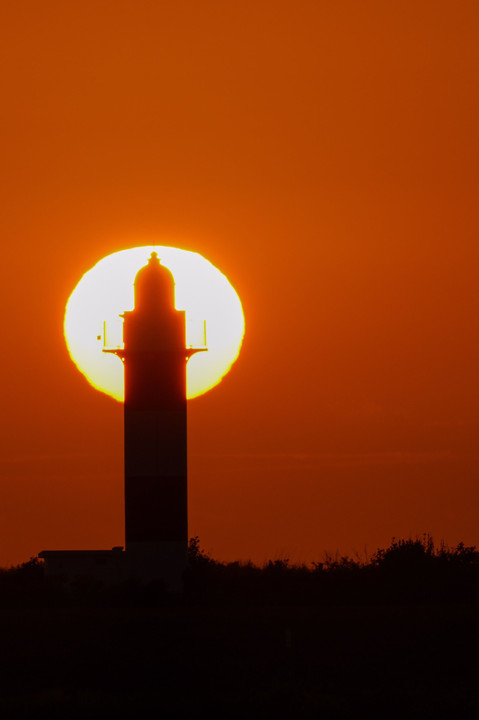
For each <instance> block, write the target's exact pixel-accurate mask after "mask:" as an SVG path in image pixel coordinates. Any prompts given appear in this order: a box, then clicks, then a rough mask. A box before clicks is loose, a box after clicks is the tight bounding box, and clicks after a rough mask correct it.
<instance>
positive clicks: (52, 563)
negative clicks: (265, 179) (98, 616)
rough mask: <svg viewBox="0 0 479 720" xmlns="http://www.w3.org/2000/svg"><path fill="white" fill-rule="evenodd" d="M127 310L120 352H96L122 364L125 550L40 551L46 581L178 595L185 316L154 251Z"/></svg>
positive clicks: (183, 529) (183, 502)
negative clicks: (159, 589)
mask: <svg viewBox="0 0 479 720" xmlns="http://www.w3.org/2000/svg"><path fill="white" fill-rule="evenodd" d="M134 286H135V304H134V309H133V310H130V311H128V312H125V313H124V314H123V315H122V317H123V347H115V348H107V347H105V348H103V352H109V353H114V354H115V355H118V357H120V358H121V359H122V360H123V363H124V366H125V406H124V412H125V541H126V547H125V552H122V548H121V547H115V548H113V549H112V550H43V551H42V552H41V553H39V557H40V558H42V559H43V560H44V561H45V572H46V574H47V575H52V576H53V575H57V576H60V577H62V578H63V579H64V580H69V581H71V580H73V579H75V578H77V579H78V578H84V577H86V578H89V579H92V578H93V579H96V580H99V581H101V582H103V583H117V582H121V581H123V580H125V579H128V578H135V579H137V580H139V581H140V582H149V581H151V580H156V579H161V580H163V581H164V583H165V584H166V586H167V588H168V589H169V590H181V589H182V586H183V572H184V570H185V568H186V565H187V548H188V518H187V448H186V363H187V361H188V359H189V358H190V357H191V356H192V355H193V354H194V353H196V352H201V351H202V350H206V347H200V348H187V347H186V328H185V313H184V311H181V310H176V308H175V283H174V280H173V276H172V274H171V273H170V271H169V270H167V268H165V267H164V266H163V265H161V264H160V261H159V259H158V255H157V253H156V252H152V253H151V257H150V258H149V260H148V264H147V265H145V267H143V268H141V270H140V271H139V272H138V273H137V275H136V278H135V283H134Z"/></svg>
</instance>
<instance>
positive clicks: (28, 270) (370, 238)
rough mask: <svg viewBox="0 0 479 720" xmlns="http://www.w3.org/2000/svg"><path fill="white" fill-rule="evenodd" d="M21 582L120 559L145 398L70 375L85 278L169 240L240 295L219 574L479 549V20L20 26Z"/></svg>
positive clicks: (16, 339)
mask: <svg viewBox="0 0 479 720" xmlns="http://www.w3.org/2000/svg"><path fill="white" fill-rule="evenodd" d="M0 19H1V22H0V33H1V36H2V37H1V42H0V48H1V54H2V59H1V63H0V68H1V70H0V72H1V75H2V77H1V87H2V113H1V119H0V122H1V134H2V138H3V143H2V162H1V166H0V178H1V180H0V182H1V194H2V200H3V202H2V212H1V214H0V223H1V230H2V238H3V242H2V248H3V256H2V269H3V272H2V297H3V300H2V305H3V312H2V324H3V338H4V342H3V350H2V354H1V356H0V363H1V369H2V380H3V382H2V413H3V415H2V416H3V423H2V429H1V430H2V431H1V434H0V466H1V481H0V564H2V565H6V564H10V563H13V562H20V561H22V560H25V559H27V558H28V557H29V556H31V555H35V554H36V553H37V552H39V551H40V550H43V549H64V548H96V547H112V546H113V545H116V544H123V529H122V523H123V517H122V483H123V478H122V407H121V406H120V405H119V404H117V403H115V402H114V401H112V400H110V399H109V398H107V397H106V396H103V395H102V394H100V393H98V392H96V391H95V390H93V389H92V388H91V387H90V386H89V385H88V384H87V383H86V381H85V380H84V378H83V377H82V376H81V375H80V374H79V373H78V371H77V370H76V369H75V367H74V365H73V364H72V363H71V361H70V360H69V358H68V354H67V351H66V348H65V345H64V341H63V336H62V323H63V312H64V307H65V303H66V301H67V299H68V296H69V294H70V292H71V291H72V289H73V287H74V286H75V285H76V283H77V282H78V280H79V279H80V278H81V276H82V274H83V273H84V272H86V270H88V269H89V268H90V267H91V266H92V265H93V264H95V263H96V262H97V261H98V260H99V259H100V258H102V257H104V256H105V255H108V254H110V253H112V252H115V251H116V250H121V249H123V248H128V247H132V246H134V245H144V244H149V243H158V244H172V245H176V246H178V247H184V248H186V249H189V250H194V251H197V252H200V253H201V254H203V255H204V256H205V257H207V258H208V259H209V260H211V261H212V262H213V263H214V264H215V265H217V266H218V267H219V268H220V269H221V270H222V271H223V272H224V273H225V274H226V275H227V276H228V277H229V279H230V281H231V282H232V283H233V285H234V287H235V288H236V290H237V291H238V293H239V295H240V297H241V299H242V302H243V306H244V310H245V315H246V323H247V332H246V337H245V343H244V347H243V352H242V354H241V356H240V359H239V361H238V362H237V364H236V366H235V367H234V369H233V370H232V372H231V373H230V374H229V375H228V377H227V378H226V379H225V380H224V381H223V382H222V383H221V384H220V385H219V386H218V387H217V388H216V389H215V390H213V391H212V392H211V393H209V394H208V395H206V396H203V397H202V398H199V399H197V400H194V401H192V402H190V405H189V458H190V507H189V512H190V534H191V535H196V534H198V535H199V536H200V538H201V542H202V545H203V546H204V547H205V548H206V549H208V550H209V551H210V552H212V554H213V555H214V556H215V557H217V558H219V559H236V558H243V559H245V558H252V559H253V560H256V561H259V562H261V561H263V560H265V559H267V558H269V557H290V558H291V559H293V560H307V561H310V560H315V559H316V560H317V559H320V558H321V556H322V553H323V551H324V550H328V551H330V552H334V551H336V549H338V550H339V551H340V552H349V553H352V552H354V551H357V552H360V553H361V552H363V551H364V550H365V549H367V550H368V551H370V552H371V551H373V550H374V549H375V548H376V547H378V546H380V545H385V544H387V543H389V541H390V539H391V537H392V536H396V537H402V536H408V535H415V534H416V533H420V534H421V533H423V532H430V533H432V534H433V536H434V537H435V539H436V540H438V541H439V540H441V539H442V538H443V539H445V540H446V541H448V542H449V543H456V542H458V541H459V540H463V541H464V542H466V543H468V544H478V545H479V472H478V471H479V452H478V435H479V414H478V409H479V383H478V380H477V374H478V365H479V362H478V361H479V337H478V327H477V326H478V316H479V313H478V309H479V308H478V304H479V303H478V293H479V289H478V281H477V277H478V255H479V251H478V236H479V233H478V230H479V227H478V226H479V213H478V180H479V178H478V172H479V170H478V169H479V164H478V150H479V133H478V127H479V122H478V120H479V118H478V110H479V94H478V77H479V43H478V42H477V38H478V36H479V4H478V3H477V2H476V1H475V0H470V1H465V0H455V1H454V2H450V1H449V0H448V1H447V2H443V1H441V0H430V1H429V0H402V1H401V2H400V3H399V2H398V3H393V2H384V0H377V1H376V2H372V1H369V0H363V1H362V2H356V0H349V1H348V0H337V1H336V2H326V0H324V1H323V0H310V1H305V0H303V1H301V0H300V1H299V2H292V0H288V1H284V0H269V1H264V0H263V1H262V0H254V1H250V0H241V2H223V0H217V1H213V0H200V1H199V2H198V1H197V0H188V1H185V0H164V1H161V2H156V1H154V0H151V1H147V0H135V1H134V2H133V0H128V1H122V0H101V2H98V0H93V1H92V0H81V2H80V1H79V0H78V1H77V0H72V1H71V2H67V3H65V2H60V1H59V0H58V1H57V0H46V1H45V2H42V3H38V2H33V1H32V0H27V1H26V2H22V3H4V4H3V8H2V10H1V18H0Z"/></svg>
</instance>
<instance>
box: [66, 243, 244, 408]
mask: <svg viewBox="0 0 479 720" xmlns="http://www.w3.org/2000/svg"><path fill="white" fill-rule="evenodd" d="M152 252H157V253H158V257H159V258H160V260H161V263H162V265H164V266H165V267H167V268H168V269H169V270H170V271H171V272H172V274H173V277H174V279H175V284H176V288H175V289H176V308H177V309H178V310H186V343H187V345H190V346H194V347H196V346H201V345H202V344H203V343H204V323H206V346H207V348H208V352H201V353H197V354H196V355H194V356H193V357H192V358H191V359H190V360H189V361H188V364H187V366H186V367H187V381H186V384H187V397H188V398H193V397H197V396H198V395H202V394H203V393H205V392H207V391H208V390H210V389H211V388H212V387H214V386H215V385H217V384H218V383H219V382H220V381H221V379H222V378H223V377H224V376H225V375H226V373H227V372H228V371H229V369H230V367H231V366H232V364H233V363H234V361H235V360H236V358H237V357H238V354H239V351H240V348H241V343H242V341H243V335H244V315H243V310H242V307H241V302H240V299H239V297H238V295H237V294H236V292H235V290H234V288H233V287H232V285H231V284H230V283H229V281H228V279H227V278H226V277H225V276H224V275H223V274H222V273H221V272H220V271H219V270H218V268H216V267H215V266H214V265H212V264H211V263H210V262H209V261H208V260H206V259H205V258H204V257H202V256H201V255H199V254H198V253H194V252H189V251H187V250H180V249H179V248H173V247H168V246H162V245H148V246H145V247H137V248H132V249H130V250H122V251H120V252H116V253H113V255H108V256H107V257H105V258H103V260H100V262H98V263H97V264H96V265H95V266H94V267H93V268H92V269H91V270H89V271H88V272H87V273H85V275H84V276H83V277H82V279H81V280H80V282H79V283H78V285H77V286H76V288H75V289H74V291H73V293H72V294H71V296H70V298H69V300H68V302H67V306H66V309H65V322H64V333H65V340H66V344H67V347H68V352H69V353H70V356H71V358H72V360H73V362H74V363H75V365H76V366H77V367H78V369H79V370H80V372H82V373H83V375H85V377H86V378H87V380H88V382H89V383H91V385H93V386H94V387H95V388H96V389H97V390H101V391H102V392H104V393H106V394H107V395H111V397H114V398H115V399H116V400H119V401H120V402H122V401H123V399H124V387H123V383H124V377H123V363H122V362H121V360H119V358H117V357H116V356H114V355H111V354H109V353H104V352H103V347H104V344H105V343H106V344H107V345H110V346H116V345H120V344H121V342H122V339H121V337H122V327H121V324H122V321H121V319H120V315H121V314H122V313H123V312H125V310H132V309H133V281H134V279H135V275H136V273H137V272H138V270H139V269H140V268H141V267H143V265H146V263H147V261H148V257H149V256H150V255H151V253H152Z"/></svg>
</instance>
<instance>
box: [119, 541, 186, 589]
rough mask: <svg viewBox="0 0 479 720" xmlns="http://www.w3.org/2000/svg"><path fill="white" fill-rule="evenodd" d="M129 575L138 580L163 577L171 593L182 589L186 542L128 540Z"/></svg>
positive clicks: (149, 580) (127, 562) (127, 563)
mask: <svg viewBox="0 0 479 720" xmlns="http://www.w3.org/2000/svg"><path fill="white" fill-rule="evenodd" d="M125 556H126V558H125V559H126V567H127V573H128V575H129V577H130V578H132V579H135V580H138V581H139V582H141V583H149V582H152V581H153V580H162V581H163V582H164V583H165V586H166V589H167V590H169V591H170V592H182V590H183V578H184V573H185V571H186V569H187V566H188V545H187V543H186V541H182V540H169V541H167V540H163V541H161V542H150V543H148V542H131V543H128V545H127V547H126V552H125Z"/></svg>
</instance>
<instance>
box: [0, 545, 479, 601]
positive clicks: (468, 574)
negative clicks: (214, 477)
mask: <svg viewBox="0 0 479 720" xmlns="http://www.w3.org/2000/svg"><path fill="white" fill-rule="evenodd" d="M189 562H190V568H189V570H188V572H187V575H186V578H185V591H184V593H183V595H182V596H181V597H179V596H175V595H171V594H169V593H167V592H166V591H165V589H164V587H163V585H162V583H161V582H157V583H151V584H150V585H148V586H146V587H142V586H139V585H137V584H135V583H133V582H127V583H123V584H121V585H117V586H113V587H104V586H102V585H101V584H97V583H94V582H90V581H88V580H86V579H85V580H81V581H77V582H72V583H70V584H65V583H64V582H63V581H62V580H61V579H51V578H50V579H46V578H45V577H44V574H43V565H42V562H41V561H40V560H38V559H36V558H32V559H31V560H29V561H28V562H26V563H23V564H21V565H18V566H16V567H13V568H10V569H4V570H0V607H8V606H14V607H31V606H35V607H38V606H48V605H53V606H72V605H75V606H76V605H80V606H85V605H86V606H92V605H93V606H100V607H102V606H110V605H112V606H120V607H121V606H127V607H130V606H136V607H156V606H162V605H180V606H185V605H186V606H189V605H209V604H212V605H215V606H217V605H219V604H225V605H236V604H241V605H243V604H245V603H248V604H253V605H264V604H266V605H297V604H300V605H330V604H334V605H347V604H349V605H351V604H378V603H380V604H391V603H392V604H397V603H427V604H431V603H433V604H434V603H435V604H438V603H439V604H441V603H472V602H479V551H478V550H476V548H475V547H466V546H465V545H464V544H463V543H459V545H457V547H453V548H450V547H448V546H447V545H445V544H441V545H440V546H439V547H435V545H434V542H433V540H432V538H431V537H429V536H427V535H426V536H424V537H423V538H416V539H414V540H413V539H408V540H395V539H393V541H392V543H391V545H390V546H389V547H388V548H386V549H380V550H377V551H376V552H375V553H374V554H373V555H372V556H371V557H370V558H368V559H367V560H360V559H353V558H350V557H347V556H345V557H331V556H326V557H325V558H324V559H323V561H322V562H313V563H312V565H311V566H309V567H308V566H306V565H293V564H290V563H289V561H288V560H271V561H270V562H268V563H266V564H265V565H264V566H263V567H258V566H257V565H254V564H253V563H250V562H230V563H223V562H218V561H216V560H214V559H213V558H212V557H210V555H208V554H207V553H206V552H204V551H203V550H202V549H201V547H200V542H199V539H198V538H197V537H195V538H192V539H191V540H190V544H189Z"/></svg>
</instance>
